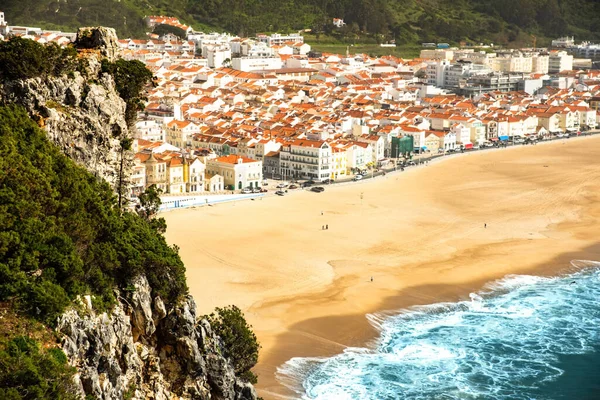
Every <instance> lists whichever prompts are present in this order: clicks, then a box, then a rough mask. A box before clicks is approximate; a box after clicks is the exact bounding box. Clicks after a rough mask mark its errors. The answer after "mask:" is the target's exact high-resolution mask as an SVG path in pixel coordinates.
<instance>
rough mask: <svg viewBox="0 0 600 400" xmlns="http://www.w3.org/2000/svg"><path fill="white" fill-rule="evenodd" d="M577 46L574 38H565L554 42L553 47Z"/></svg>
mask: <svg viewBox="0 0 600 400" xmlns="http://www.w3.org/2000/svg"><path fill="white" fill-rule="evenodd" d="M574 44H575V38H574V37H573V36H565V37H561V38H558V39H554V40H553V41H552V47H571V46H573V45H574Z"/></svg>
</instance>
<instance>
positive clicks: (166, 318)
mask: <svg viewBox="0 0 600 400" xmlns="http://www.w3.org/2000/svg"><path fill="white" fill-rule="evenodd" d="M113 36H114V31H112V30H110V29H108V30H107V29H99V30H94V29H92V28H85V29H84V30H83V35H82V37H83V39H82V40H83V45H82V47H84V48H85V50H84V51H83V52H82V53H83V54H82V56H84V57H87V58H88V59H89V62H88V63H86V70H85V71H83V70H82V71H81V72H73V73H71V74H69V76H66V75H65V76H60V77H38V78H31V79H24V80H16V81H10V82H5V83H4V84H3V85H0V103H5V104H11V103H14V104H18V105H21V106H23V107H24V108H25V109H26V110H27V112H28V113H29V115H30V116H31V117H32V118H33V119H34V120H35V121H37V123H38V125H40V126H41V127H43V128H44V129H45V131H46V133H47V135H48V137H49V138H50V139H51V141H52V142H54V143H55V144H56V145H57V146H58V147H59V148H60V149H61V150H62V151H63V152H64V153H65V154H67V155H68V156H70V157H71V158H72V159H73V160H75V161H76V162H78V163H79V164H81V165H82V166H84V167H85V168H87V169H88V170H89V171H90V172H92V173H94V174H95V175H96V176H97V177H98V178H99V179H105V180H107V181H108V182H109V183H111V184H113V187H114V185H115V184H116V181H117V178H118V174H119V169H120V168H121V164H122V162H121V157H122V156H123V152H122V148H121V144H120V143H121V140H122V139H124V138H128V137H129V136H130V135H129V131H128V129H127V124H126V119H125V109H126V105H125V102H124V101H123V100H122V99H121V98H120V97H119V94H118V93H117V91H116V90H115V84H114V81H113V78H112V76H111V75H109V74H102V73H101V72H100V60H101V59H102V58H104V57H109V58H110V57H113V56H114V52H113V50H114V44H115V43H116V36H114V37H113ZM94 46H104V47H106V46H108V47H111V46H112V49H111V48H109V49H107V48H101V49H94V48H92V47H94ZM127 283H129V284H128V285H125V286H123V285H120V287H122V288H123V287H126V289H122V290H119V289H118V288H116V287H115V289H114V294H115V298H116V299H117V302H116V305H115V306H114V308H112V309H111V310H110V311H108V312H99V311H98V310H96V309H94V307H93V306H92V300H91V298H90V297H89V296H84V297H83V298H82V299H81V301H80V304H75V305H74V306H73V307H71V308H70V309H69V310H68V311H66V312H64V313H63V314H62V315H61V317H60V318H59V320H58V324H57V327H56V331H57V333H58V335H59V337H60V338H61V339H60V340H61V345H62V348H63V350H64V352H65V354H66V355H67V358H68V361H69V363H70V364H71V365H73V366H74V367H76V370H77V373H76V375H75V383H76V386H77V390H78V392H79V394H80V395H81V397H82V398H86V399H87V398H94V399H103V400H109V399H110V400H112V399H157V400H161V399H164V400H167V399H213V400H221V399H222V400H254V399H256V394H255V391H254V388H253V387H252V385H250V384H248V383H245V382H242V381H241V380H239V379H238V378H236V376H235V373H234V369H233V366H232V364H231V363H230V361H229V360H228V359H227V358H225V357H224V356H223V354H227V349H225V348H224V347H223V344H222V341H221V339H220V338H219V337H218V336H217V335H215V334H214V333H213V331H212V329H211V326H210V324H209V323H208V321H206V320H205V319H199V318H198V315H197V314H196V305H195V302H194V300H193V298H192V297H191V296H186V297H184V299H183V300H181V301H179V302H178V303H176V304H173V305H171V306H168V305H165V304H166V303H167V302H166V301H163V299H161V297H160V296H158V295H157V294H156V293H154V292H153V290H152V287H151V286H150V285H149V283H148V279H147V278H146V276H145V275H143V274H142V275H139V276H137V277H136V278H135V279H134V280H133V281H131V282H129V281H127Z"/></svg>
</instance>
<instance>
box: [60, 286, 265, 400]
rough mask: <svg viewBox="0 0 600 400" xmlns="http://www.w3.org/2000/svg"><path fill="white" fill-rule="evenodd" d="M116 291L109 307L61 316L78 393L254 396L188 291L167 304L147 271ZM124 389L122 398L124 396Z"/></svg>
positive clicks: (163, 399)
mask: <svg viewBox="0 0 600 400" xmlns="http://www.w3.org/2000/svg"><path fill="white" fill-rule="evenodd" d="M130 287H132V288H133V289H132V290H128V291H127V292H125V293H119V294H118V295H119V297H118V298H119V301H118V304H117V305H116V307H114V309H113V310H112V311H111V312H110V313H106V312H104V313H97V312H96V311H95V310H94V309H93V308H90V306H89V304H90V302H89V301H85V300H82V309H80V310H77V311H76V310H70V311H68V312H66V313H64V314H63V315H62V317H61V318H60V319H59V322H58V328H57V330H58V332H59V333H60V334H62V335H63V339H62V346H63V350H64V351H65V354H66V355H67V357H68V359H69V362H70V363H71V364H72V365H73V366H75V367H76V368H77V371H78V372H77V375H76V383H77V385H78V387H79V390H80V392H81V394H82V395H84V396H85V395H90V396H92V397H94V398H98V399H105V400H108V399H121V398H123V397H129V398H131V399H157V400H167V399H201V400H208V399H213V400H255V399H256V393H255V391H254V388H253V387H252V385H250V384H248V383H245V382H242V381H240V380H239V379H237V378H236V376H235V373H234V370H233V367H232V366H231V364H230V362H229V361H228V359H226V358H225V357H223V355H222V354H224V353H225V351H224V349H222V348H221V343H220V340H219V337H218V336H216V335H215V334H214V333H213V332H212V329H211V327H210V324H209V323H208V321H206V320H204V319H201V320H199V319H198V316H197V314H196V304H195V302H194V300H193V299H192V297H191V296H189V297H187V298H185V299H184V301H182V302H181V303H180V304H178V305H177V306H175V307H173V308H172V309H169V310H166V309H165V306H164V303H163V301H162V300H161V299H160V297H159V296H153V295H152V290H151V288H150V286H149V284H148V281H147V280H146V278H145V277H144V276H141V277H139V278H137V279H136V280H135V281H134V282H132V284H131V285H130ZM126 395H127V396H126Z"/></svg>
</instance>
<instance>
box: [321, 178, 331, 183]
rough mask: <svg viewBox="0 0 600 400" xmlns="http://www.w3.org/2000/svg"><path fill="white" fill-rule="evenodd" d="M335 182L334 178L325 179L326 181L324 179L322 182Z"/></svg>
mask: <svg viewBox="0 0 600 400" xmlns="http://www.w3.org/2000/svg"><path fill="white" fill-rule="evenodd" d="M333 182H334V181H333V179H325V180H324V181H322V182H321V183H326V184H329V183H333Z"/></svg>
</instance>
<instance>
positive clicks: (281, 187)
mask: <svg viewBox="0 0 600 400" xmlns="http://www.w3.org/2000/svg"><path fill="white" fill-rule="evenodd" d="M286 186H287V185H286V184H285V183H280V184H279V185H277V188H278V189H283V188H285V187H286Z"/></svg>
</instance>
